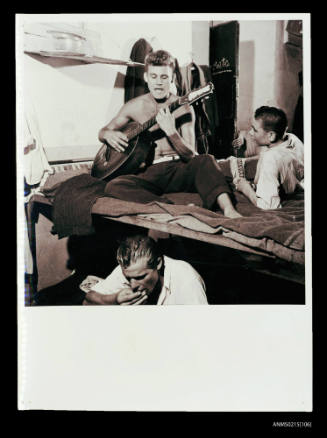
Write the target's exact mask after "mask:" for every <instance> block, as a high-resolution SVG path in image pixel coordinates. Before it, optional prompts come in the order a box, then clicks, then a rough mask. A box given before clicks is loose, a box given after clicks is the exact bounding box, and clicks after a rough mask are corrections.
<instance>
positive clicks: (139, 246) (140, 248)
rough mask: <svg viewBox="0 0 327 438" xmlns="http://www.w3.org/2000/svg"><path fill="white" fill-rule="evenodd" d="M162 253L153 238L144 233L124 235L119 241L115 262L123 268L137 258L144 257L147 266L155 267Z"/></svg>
mask: <svg viewBox="0 0 327 438" xmlns="http://www.w3.org/2000/svg"><path fill="white" fill-rule="evenodd" d="M162 255H163V254H162V252H161V250H160V248H159V246H158V244H157V243H156V242H155V240H154V239H152V238H151V237H149V236H145V235H137V236H132V237H126V238H125V239H124V240H122V241H121V242H120V245H119V247H118V250H117V262H118V263H119V264H120V266H121V267H122V268H124V269H125V268H128V267H129V266H130V265H132V264H133V263H135V262H136V261H137V260H139V259H141V258H145V259H147V264H148V267H149V268H150V269H155V268H156V267H157V265H158V258H159V257H162Z"/></svg>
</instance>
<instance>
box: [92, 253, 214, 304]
mask: <svg viewBox="0 0 327 438" xmlns="http://www.w3.org/2000/svg"><path fill="white" fill-rule="evenodd" d="M164 265H165V270H164V284H163V287H162V289H161V292H160V295H159V298H158V302H157V305H171V304H208V301H207V297H206V294H205V284H204V281H203V279H202V278H201V276H200V275H199V274H198V273H197V272H196V270H195V269H194V268H193V267H192V266H191V265H190V264H189V263H187V262H184V261H183V260H175V259H172V258H170V257H167V256H164ZM126 287H130V284H129V282H128V281H127V280H126V278H125V277H124V274H123V272H122V269H121V267H120V265H118V266H117V267H116V268H115V269H114V270H113V271H112V273H111V274H110V275H109V276H108V277H107V278H106V279H105V280H103V281H100V282H99V283H97V284H96V285H95V286H93V287H92V290H94V291H95V292H98V293H100V294H105V295H109V294H112V293H116V292H118V291H119V290H121V289H124V288H126Z"/></svg>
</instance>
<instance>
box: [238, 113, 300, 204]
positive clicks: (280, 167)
mask: <svg viewBox="0 0 327 438" xmlns="http://www.w3.org/2000/svg"><path fill="white" fill-rule="evenodd" d="M286 131H287V117H286V114H285V113H284V111H283V110H281V109H279V108H275V107H269V106H262V107H260V108H258V109H257V110H256V112H255V114H254V119H253V121H252V127H251V130H250V132H249V134H250V135H251V136H252V137H253V139H254V140H255V141H256V143H257V144H258V146H259V147H260V148H262V151H261V153H260V155H259V159H258V164H257V170H256V175H255V178H254V184H253V185H251V184H250V182H249V181H247V180H246V179H245V178H235V179H234V184H235V186H236V189H237V190H238V191H240V192H242V193H243V194H244V195H245V196H246V197H247V198H249V199H250V201H251V202H252V203H253V204H254V205H256V206H257V207H259V208H262V209H265V210H269V209H275V208H280V207H281V198H280V189H281V188H283V190H284V192H285V193H287V194H291V193H293V192H294V191H295V189H296V187H297V186H298V185H299V186H301V187H303V182H304V146H303V143H302V142H301V140H300V139H299V138H297V137H296V136H295V135H294V134H290V133H287V132H286Z"/></svg>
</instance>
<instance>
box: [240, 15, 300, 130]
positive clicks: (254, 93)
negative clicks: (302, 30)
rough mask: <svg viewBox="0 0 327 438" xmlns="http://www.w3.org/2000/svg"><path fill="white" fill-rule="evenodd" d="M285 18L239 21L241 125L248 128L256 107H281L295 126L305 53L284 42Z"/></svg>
mask: <svg viewBox="0 0 327 438" xmlns="http://www.w3.org/2000/svg"><path fill="white" fill-rule="evenodd" d="M284 27H285V22H284V21H281V20H279V21H240V45H239V100H238V111H237V118H238V128H239V129H247V128H248V126H249V123H250V119H251V116H252V115H253V113H254V111H255V109H256V108H258V107H259V106H262V105H272V106H277V107H280V108H282V109H283V110H284V111H285V112H286V114H287V116H288V120H289V128H290V130H291V129H292V122H293V115H294V109H295V105H296V102H297V99H298V96H299V84H298V78H297V74H298V72H299V71H300V70H302V54H301V51H300V50H298V49H290V47H289V46H287V45H285V44H284Z"/></svg>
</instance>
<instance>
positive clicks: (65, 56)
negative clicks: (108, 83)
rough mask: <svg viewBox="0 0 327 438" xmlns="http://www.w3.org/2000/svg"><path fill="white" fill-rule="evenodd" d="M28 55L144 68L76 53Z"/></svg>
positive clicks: (117, 60)
mask: <svg viewBox="0 0 327 438" xmlns="http://www.w3.org/2000/svg"><path fill="white" fill-rule="evenodd" d="M24 53H26V54H27V55H38V56H45V57H51V58H60V59H69V60H74V61H80V62H84V63H86V64H111V65H125V66H127V67H144V64H142V63H140V62H133V61H122V60H120V59H111V58H101V57H99V56H88V55H84V54H82V53H74V52H67V51H65V52H61V53H60V52H46V51H29V50H25V51H24Z"/></svg>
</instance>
